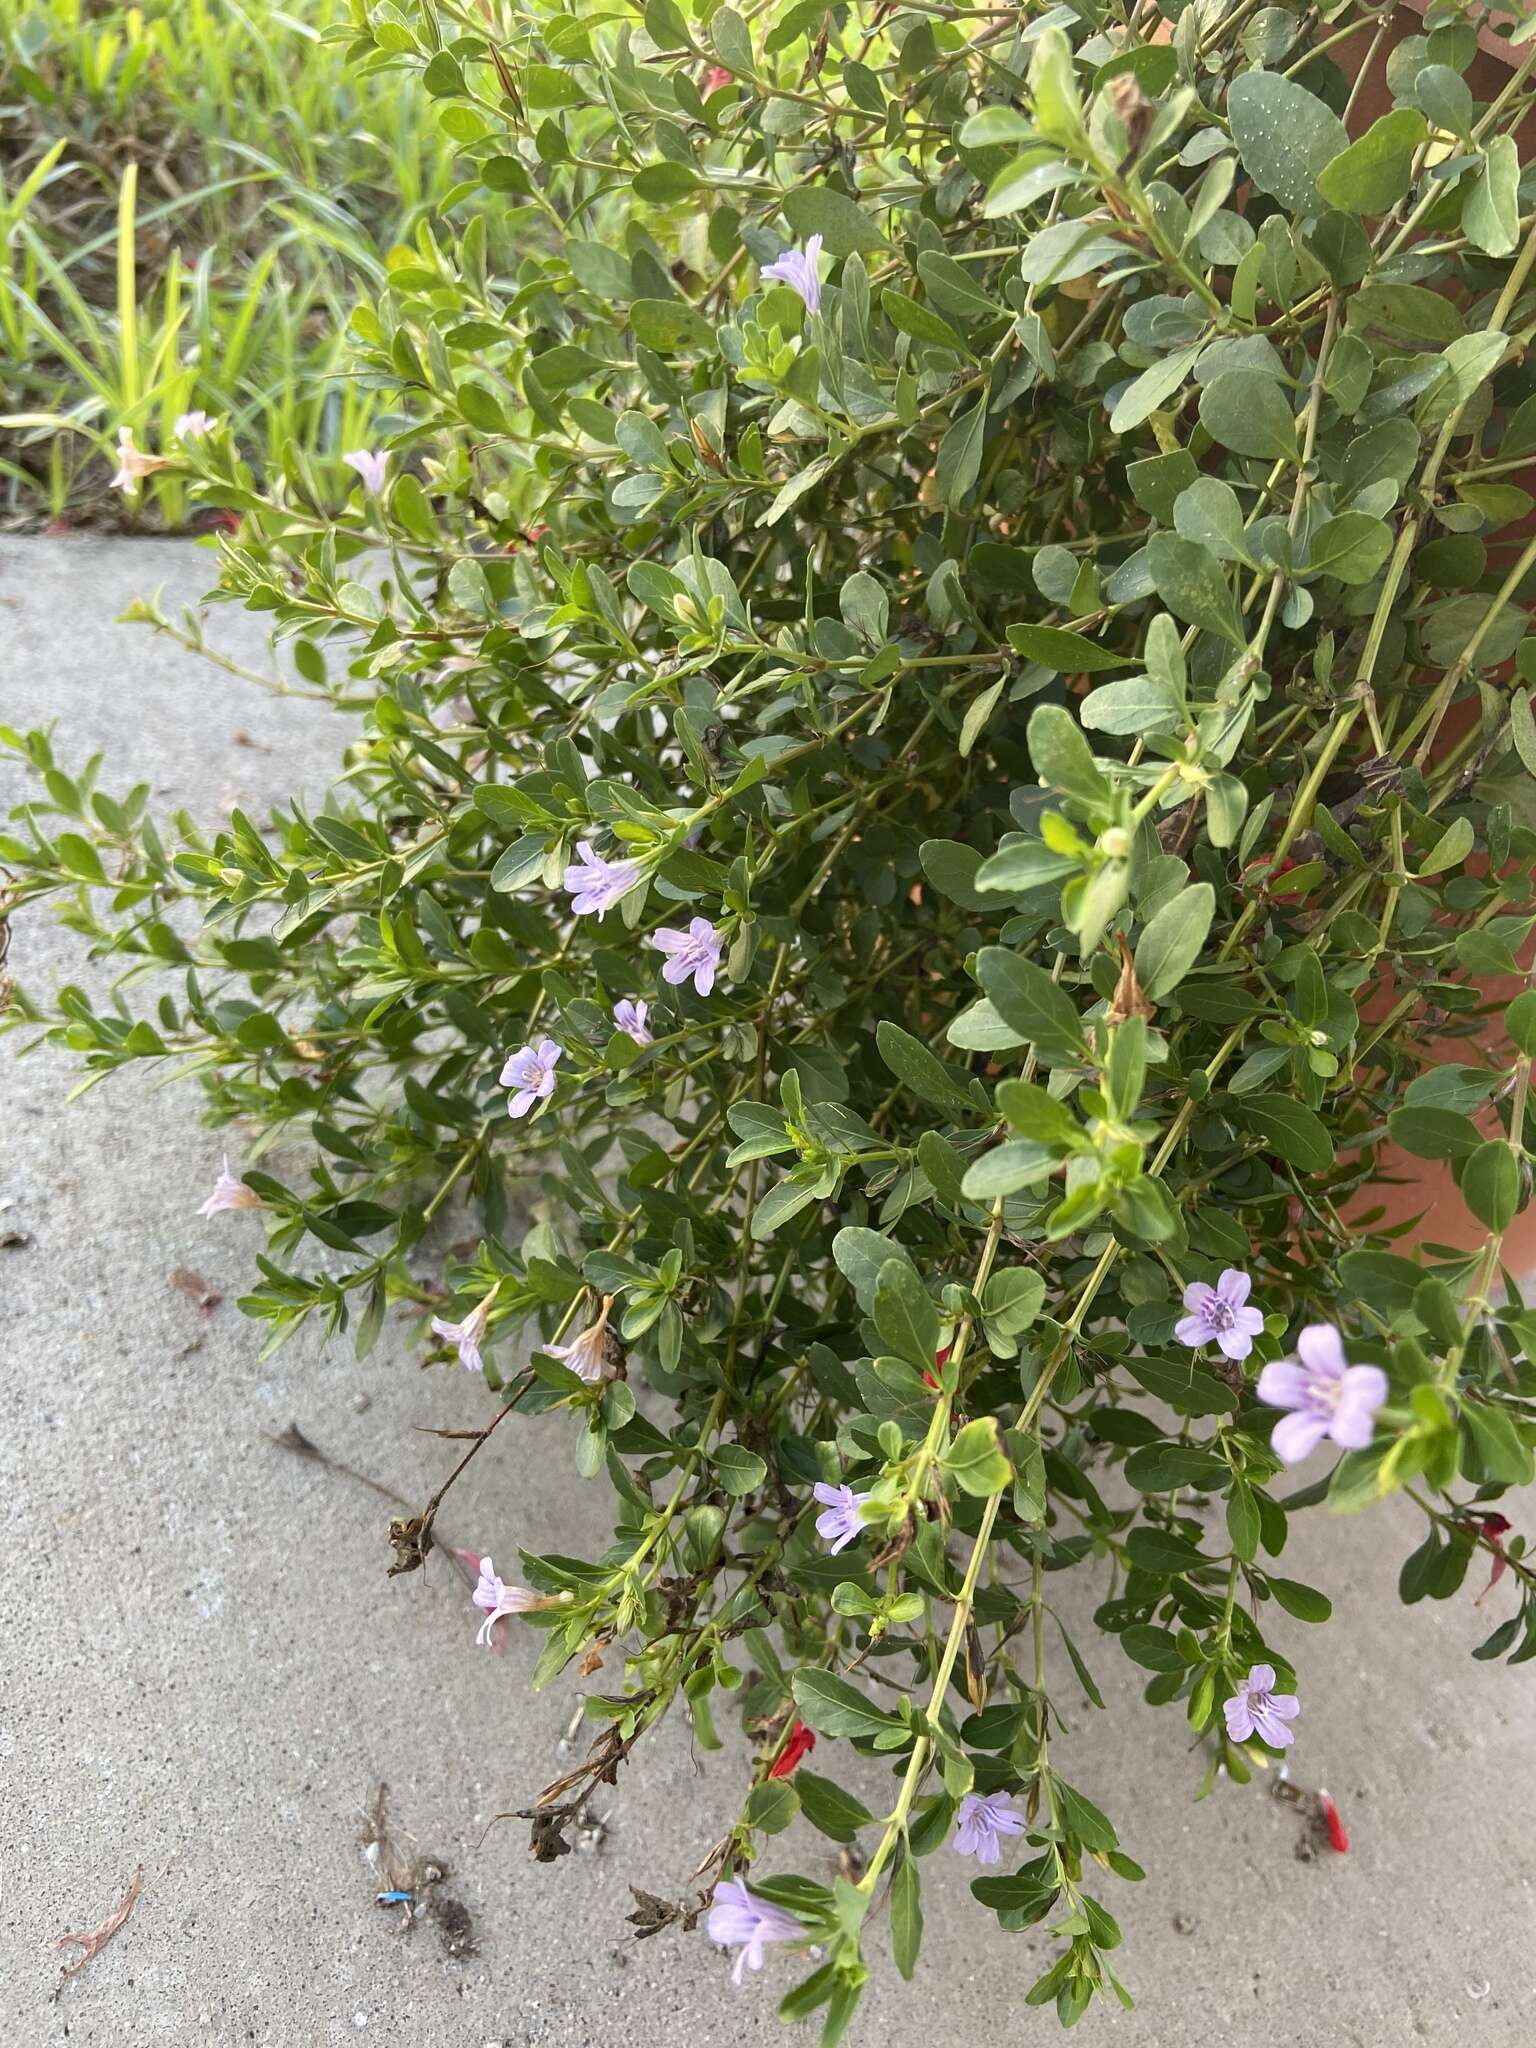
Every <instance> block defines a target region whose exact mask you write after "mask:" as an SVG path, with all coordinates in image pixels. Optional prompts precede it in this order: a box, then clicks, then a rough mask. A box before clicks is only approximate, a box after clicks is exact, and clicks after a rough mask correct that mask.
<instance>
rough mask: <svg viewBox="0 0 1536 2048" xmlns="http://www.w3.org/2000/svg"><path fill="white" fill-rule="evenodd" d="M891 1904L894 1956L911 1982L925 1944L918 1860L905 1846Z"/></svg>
mask: <svg viewBox="0 0 1536 2048" xmlns="http://www.w3.org/2000/svg"><path fill="white" fill-rule="evenodd" d="M889 1904H890V1913H891V1959H892V1961H893V1962H894V1963H895V1965H896V1967H897V1969H898V1970H899V1971H900V1972H901V1974H902V1976H903V1977H905V1978H906V1979H907V1980H908V1982H910V1981H911V1978H912V1974H913V1972H914V1971H915V1970H916V1968H917V1957H918V1951H919V1950H920V1949H921V1948H922V1945H923V1901H922V1880H921V1879H920V1878H919V1876H918V1874H917V1861H916V1859H915V1857H913V1855H912V1854H911V1852H910V1850H908V1849H907V1848H906V1847H905V1846H903V1848H902V1851H901V1861H900V1862H899V1863H898V1864H897V1866H896V1872H895V1875H894V1876H893V1877H892V1879H891V1889H890V1894H889Z"/></svg>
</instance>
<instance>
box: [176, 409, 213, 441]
mask: <svg viewBox="0 0 1536 2048" xmlns="http://www.w3.org/2000/svg"><path fill="white" fill-rule="evenodd" d="M218 424H219V423H218V421H217V420H216V419H215V418H214V416H213V414H212V413H209V412H184V413H183V414H182V415H181V417H180V418H179V419H178V420H177V422H176V427H175V434H176V438H177V440H178V441H201V439H202V438H203V436H204V434H211V433H212V432H213V431H214V429H215V427H217V426H218Z"/></svg>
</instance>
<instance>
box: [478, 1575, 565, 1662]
mask: <svg viewBox="0 0 1536 2048" xmlns="http://www.w3.org/2000/svg"><path fill="white" fill-rule="evenodd" d="M469 1597H470V1599H471V1600H472V1601H473V1602H474V1603H475V1605H476V1606H477V1607H480V1608H483V1609H484V1610H485V1619H484V1621H482V1622H481V1624H480V1629H479V1633H478V1634H477V1635H476V1637H475V1641H476V1642H477V1643H485V1644H487V1645H489V1644H490V1643H491V1641H492V1633H493V1631H494V1629H495V1627H496V1624H497V1622H498V1621H500V1620H501V1619H502V1618H503V1616H504V1615H508V1614H526V1613H527V1612H528V1611H529V1609H530V1608H533V1607H543V1606H546V1605H547V1604H548V1603H547V1602H546V1601H543V1600H541V1599H540V1598H539V1596H538V1594H537V1593H530V1592H529V1591H528V1590H527V1588H526V1587H524V1586H509V1585H508V1584H507V1583H506V1581H505V1580H504V1579H499V1578H497V1576H496V1572H495V1568H494V1567H493V1565H492V1563H491V1560H490V1559H489V1558H488V1557H482V1558H481V1560H480V1583H479V1584H478V1585H477V1586H476V1587H475V1590H474V1592H473V1593H471V1594H470V1596H469Z"/></svg>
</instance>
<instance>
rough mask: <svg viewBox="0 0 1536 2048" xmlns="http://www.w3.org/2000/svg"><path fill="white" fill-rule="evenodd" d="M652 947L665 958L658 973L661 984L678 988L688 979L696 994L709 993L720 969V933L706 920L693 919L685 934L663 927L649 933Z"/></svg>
mask: <svg viewBox="0 0 1536 2048" xmlns="http://www.w3.org/2000/svg"><path fill="white" fill-rule="evenodd" d="M651 944H652V945H653V946H654V947H655V948H656V950H657V952H658V953H665V954H666V955H667V964H666V966H665V967H663V968H662V970H661V978H662V980H663V981H666V982H670V983H671V985H672V987H673V988H678V987H680V986H681V985H682V983H683V982H685V981H687V980H688V979H689V978H690V976H691V977H692V980H693V985H694V987H695V988H696V989H697V990H698V992H699V994H700V995H701V996H707V995H708V994H709V992H710V990H711V989H712V988H713V987H714V985H715V975H716V973H717V972H718V970H719V966H720V934H719V933H718V932H717V931H716V930H715V928H714V926H713V925H712V924H711V923H710V921H709V919H708V918H707V917H696V918H694V919H693V920H692V922H691V923H690V924H689V926H688V929H687V931H685V932H679V931H673V930H672V929H671V928H670V927H669V926H666V925H663V926H662V927H661V929H660V930H659V931H654V932H652V933H651Z"/></svg>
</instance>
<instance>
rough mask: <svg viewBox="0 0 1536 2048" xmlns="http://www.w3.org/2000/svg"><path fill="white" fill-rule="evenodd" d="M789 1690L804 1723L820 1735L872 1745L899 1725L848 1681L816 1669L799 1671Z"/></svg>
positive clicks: (829, 1672)
mask: <svg viewBox="0 0 1536 2048" xmlns="http://www.w3.org/2000/svg"><path fill="white" fill-rule="evenodd" d="M790 1689H791V1690H792V1691H793V1693H794V1695H795V1705H796V1706H797V1707H798V1708H799V1710H800V1718H801V1720H802V1721H804V1723H805V1725H806V1727H807V1728H814V1729H815V1731H816V1733H817V1734H818V1735H833V1736H853V1737H862V1738H865V1739H867V1740H871V1741H872V1740H873V1739H874V1738H875V1737H876V1736H877V1735H884V1734H886V1733H887V1732H888V1731H889V1730H890V1729H891V1728H892V1727H893V1726H894V1725H896V1724H895V1723H894V1722H893V1719H892V1717H891V1716H890V1715H889V1714H885V1713H882V1712H881V1711H880V1709H879V1708H878V1707H877V1706H875V1705H874V1704H873V1703H872V1702H871V1701H870V1700H867V1699H866V1698H865V1697H864V1695H863V1693H861V1692H860V1691H859V1689H858V1687H857V1686H854V1685H850V1684H849V1683H848V1681H847V1679H846V1678H839V1677H837V1676H836V1674H835V1673H834V1672H831V1671H819V1670H816V1669H814V1668H808V1669H806V1670H804V1671H797V1672H796V1673H795V1675H794V1677H793V1679H792V1680H791V1681H790Z"/></svg>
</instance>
